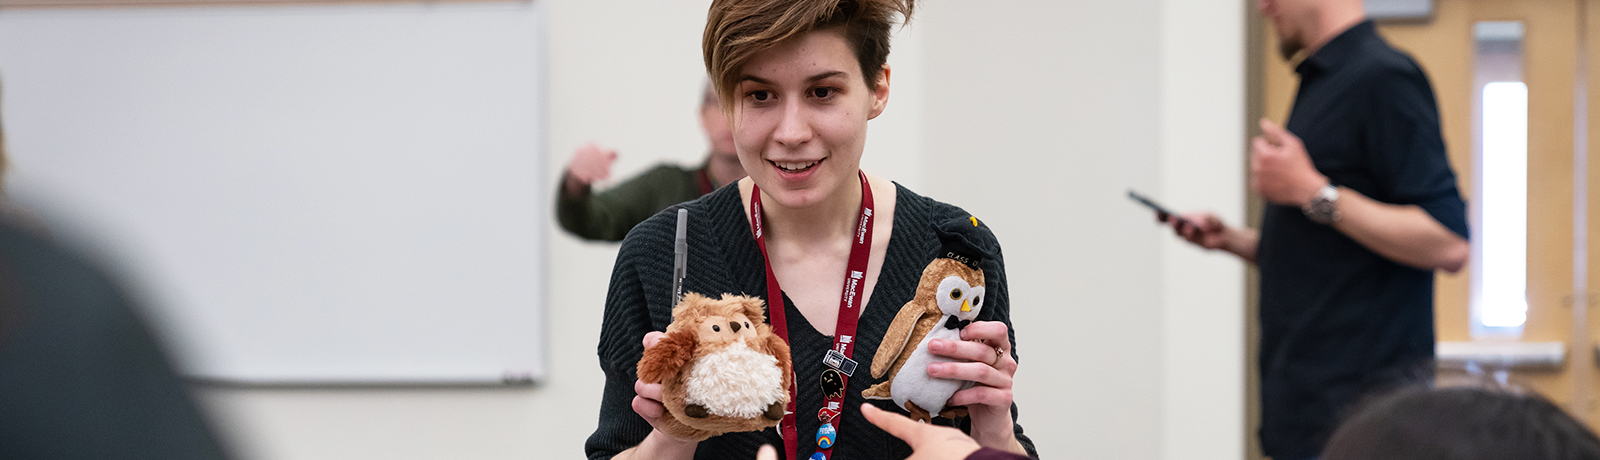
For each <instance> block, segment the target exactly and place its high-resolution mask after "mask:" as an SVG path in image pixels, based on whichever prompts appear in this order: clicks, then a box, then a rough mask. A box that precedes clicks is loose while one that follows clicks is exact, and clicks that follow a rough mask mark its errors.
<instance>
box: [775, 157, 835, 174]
mask: <svg viewBox="0 0 1600 460" xmlns="http://www.w3.org/2000/svg"><path fill="white" fill-rule="evenodd" d="M767 163H771V164H772V165H773V166H776V167H777V168H778V169H780V170H783V172H786V173H802V172H806V171H808V170H810V169H811V168H814V167H816V166H817V165H818V164H820V163H822V160H817V161H772V160H767Z"/></svg>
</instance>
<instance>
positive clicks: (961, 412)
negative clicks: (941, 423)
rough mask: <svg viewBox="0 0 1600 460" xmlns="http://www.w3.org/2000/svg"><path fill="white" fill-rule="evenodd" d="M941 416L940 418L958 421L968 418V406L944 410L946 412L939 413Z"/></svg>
mask: <svg viewBox="0 0 1600 460" xmlns="http://www.w3.org/2000/svg"><path fill="white" fill-rule="evenodd" d="M939 416H940V417H944V418H948V419H958V418H961V417H966V416H967V406H956V407H946V408H945V409H944V412H940V413H939Z"/></svg>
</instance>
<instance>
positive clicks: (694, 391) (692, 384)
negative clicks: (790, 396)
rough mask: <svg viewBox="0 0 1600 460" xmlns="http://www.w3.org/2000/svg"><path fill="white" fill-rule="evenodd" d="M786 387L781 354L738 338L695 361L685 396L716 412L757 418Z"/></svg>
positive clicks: (780, 397)
mask: <svg viewBox="0 0 1600 460" xmlns="http://www.w3.org/2000/svg"><path fill="white" fill-rule="evenodd" d="M785 390H786V389H785V388H783V370H782V369H779V368H778V358H775V357H773V356H772V355H768V354H763V353H760V352H757V351H755V350H752V349H750V347H748V346H745V344H744V343H743V342H735V343H734V344H733V345H729V346H728V347H727V348H723V349H722V350H719V351H716V352H714V353H711V354H708V355H705V356H702V357H700V359H699V360H697V361H695V363H694V364H693V366H692V367H691V368H690V369H689V378H688V379H687V380H686V381H685V382H684V392H685V393H686V395H685V397H684V400H685V402H686V403H689V404H699V405H701V406H704V407H705V408H706V412H710V413H711V414H713V415H720V416H724V417H736V418H754V417H758V416H760V415H761V414H762V413H765V412H766V411H767V407H768V406H771V405H772V403H775V402H778V401H779V400H781V399H782V398H783V396H784V391H785Z"/></svg>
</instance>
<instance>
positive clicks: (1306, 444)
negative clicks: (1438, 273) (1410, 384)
mask: <svg viewBox="0 0 1600 460" xmlns="http://www.w3.org/2000/svg"><path fill="white" fill-rule="evenodd" d="M1259 6H1260V8H1261V12H1262V13H1263V14H1264V15H1265V16H1266V17H1267V18H1269V19H1271V21H1272V26H1273V29H1274V31H1275V32H1276V33H1277V36H1278V39H1279V40H1280V43H1281V45H1282V46H1281V47H1280V52H1281V54H1282V55H1283V57H1284V58H1285V59H1293V58H1294V57H1295V56H1303V59H1301V60H1300V62H1299V64H1298V65H1296V66H1295V72H1297V73H1299V74H1300V88H1299V91H1298V93H1297V94H1296V95H1295V101H1294V107H1293V110H1292V112H1291V114H1290V118H1289V121H1288V126H1287V129H1285V128H1282V127H1279V126H1278V125H1277V124H1274V123H1272V122H1271V121H1268V120H1265V119H1263V120H1262V121H1261V131H1262V134H1261V136H1259V137H1256V138H1255V139H1254V140H1253V141H1252V143H1251V152H1250V186H1251V188H1252V189H1254V190H1255V191H1256V192H1258V193H1260V194H1261V196H1262V197H1263V198H1264V199H1266V201H1267V204H1266V207H1265V210H1264V211H1263V214H1262V218H1261V222H1262V223H1261V230H1260V231H1259V232H1258V231H1256V230H1254V229H1250V228H1239V227H1231V226H1228V225H1224V224H1223V223H1222V221H1221V220H1220V219H1218V218H1217V216H1215V215H1212V214H1207V213H1192V214H1187V215H1184V216H1181V217H1182V218H1181V219H1170V217H1171V216H1158V217H1159V218H1160V219H1162V220H1164V221H1167V222H1169V223H1171V225H1172V226H1173V228H1174V229H1175V231H1176V232H1177V233H1178V234H1179V235H1181V236H1183V237H1184V238H1186V239H1188V240H1189V241H1190V242H1193V243H1194V244H1197V245H1200V246H1202V247H1205V248H1207V249H1221V250H1224V251H1227V252H1230V253H1232V254H1235V255H1237V256H1239V257H1240V258H1242V259H1244V260H1245V261H1248V262H1254V263H1255V264H1256V266H1257V267H1259V268H1260V274H1261V282H1260V289H1261V291H1260V324H1261V350H1260V356H1259V360H1260V361H1259V366H1260V375H1261V408H1262V416H1261V431H1260V437H1261V445H1262V448H1263V450H1264V451H1265V453H1266V454H1267V455H1268V456H1270V457H1272V458H1274V459H1277V460H1300V459H1305V458H1312V457H1315V456H1316V455H1317V453H1318V452H1320V451H1321V450H1322V445H1323V442H1324V441H1325V440H1326V439H1327V436H1328V434H1329V433H1330V432H1331V431H1332V430H1333V427H1334V424H1335V419H1336V414H1338V413H1340V411H1341V410H1344V409H1345V408H1346V406H1348V405H1349V404H1351V403H1352V402H1354V401H1356V400H1358V399H1359V398H1360V397H1361V396H1362V395H1364V394H1367V393H1369V392H1372V391H1379V390H1382V389H1385V388H1387V387H1391V386H1393V385H1395V384H1397V382H1405V381H1407V380H1411V379H1416V378H1424V379H1426V378H1428V377H1429V376H1431V375H1432V367H1433V356H1434V349H1433V348H1434V331H1433V278H1434V271H1435V270H1444V271H1447V272H1455V271H1457V270H1460V269H1461V267H1462V266H1463V265H1465V264H1466V263H1467V259H1468V257H1469V254H1470V251H1471V248H1470V246H1469V245H1468V243H1467V221H1466V203H1465V202H1464V201H1462V199H1461V195H1460V193H1459V192H1458V191H1457V189H1456V177H1455V173H1454V172H1452V171H1451V169H1450V165H1449V162H1448V161H1447V158H1446V152H1445V146H1444V140H1443V138H1442V137H1441V135H1440V131H1439V112H1438V106H1437V104H1436V103H1435V101H1434V96H1433V89H1432V87H1431V86H1430V85H1429V83H1428V79H1427V76H1426V75H1424V74H1423V73H1422V69H1421V68H1419V67H1418V66H1417V64H1416V62H1414V61H1413V60H1412V59H1411V58H1410V57H1409V56H1406V55H1405V54H1403V53H1401V52H1399V51H1397V50H1395V49H1394V48H1393V47H1390V46H1389V44H1388V43H1386V42H1385V41H1384V40H1383V39H1382V38H1380V37H1379V36H1378V34H1377V30H1376V29H1375V28H1374V26H1373V24H1372V22H1371V21H1368V20H1366V18H1365V16H1364V14H1365V13H1364V11H1363V5H1362V2H1361V0H1262V1H1261V2H1260V5H1259Z"/></svg>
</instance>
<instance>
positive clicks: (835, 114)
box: [585, 0, 1034, 460]
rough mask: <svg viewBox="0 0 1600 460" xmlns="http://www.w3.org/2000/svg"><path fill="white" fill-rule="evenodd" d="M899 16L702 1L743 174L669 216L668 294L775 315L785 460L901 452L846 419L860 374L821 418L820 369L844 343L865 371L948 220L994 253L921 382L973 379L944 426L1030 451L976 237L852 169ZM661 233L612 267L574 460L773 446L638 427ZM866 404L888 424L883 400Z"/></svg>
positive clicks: (828, 1) (1005, 329)
mask: <svg viewBox="0 0 1600 460" xmlns="http://www.w3.org/2000/svg"><path fill="white" fill-rule="evenodd" d="M912 9H913V6H912V1H911V0H854V1H852V0H716V1H714V2H713V3H712V5H711V12H710V15H709V17H708V19H707V23H706V32H705V35H704V42H703V47H704V54H705V60H706V68H707V70H708V71H709V73H710V74H711V76H712V82H713V84H714V85H715V86H716V89H717V93H718V94H719V95H720V96H721V97H722V100H723V101H725V103H726V105H725V107H724V109H723V110H724V111H725V112H726V114H727V116H728V117H729V120H730V121H731V122H732V127H733V138H734V142H735V146H736V149H737V151H738V155H739V161H740V163H741V164H743V165H744V168H745V171H746V172H747V173H749V177H747V178H745V179H742V180H740V181H739V182H738V186H737V187H725V188H723V189H720V190H718V191H716V192H713V193H712V194H710V195H707V196H705V197H702V198H700V199H697V200H695V201H691V202H688V203H685V204H683V207H684V208H685V209H687V210H688V213H689V227H688V246H689V250H688V254H689V265H688V273H689V276H688V278H687V279H685V280H684V282H683V290H684V291H686V292H699V293H710V294H711V295H717V294H720V293H728V292H731V293H745V294H749V295H757V296H759V297H762V298H764V299H765V300H766V302H767V305H768V312H769V313H768V317H769V318H773V317H775V316H779V315H780V314H781V315H782V317H783V318H784V319H783V320H779V319H770V320H771V321H772V322H773V323H774V325H775V326H777V325H783V327H786V328H787V330H788V333H787V337H786V340H787V341H788V342H789V346H790V348H791V356H792V358H793V363H794V375H795V378H796V381H795V385H794V390H795V391H796V393H795V394H794V400H795V406H796V409H795V411H794V413H793V414H792V415H790V416H789V417H787V418H786V420H785V422H784V425H787V426H792V427H794V432H793V433H794V434H792V435H790V436H789V437H788V438H787V439H788V440H789V441H790V442H791V443H793V447H792V449H793V451H789V450H790V449H791V447H789V446H786V447H784V450H785V451H786V452H784V455H785V457H787V458H789V459H809V458H819V457H815V455H819V454H820V455H822V456H824V457H826V458H828V459H831V460H851V459H884V458H890V459H899V458H905V457H908V456H910V455H911V450H910V448H909V447H908V446H906V444H905V443H903V442H901V441H899V440H898V439H895V438H894V437H893V436H891V435H889V434H888V433H885V432H884V431H883V430H881V429H878V428H877V427H875V426H873V425H872V424H870V423H868V422H867V421H866V419H865V418H864V416H863V414H862V411H861V410H860V409H859V408H860V407H861V405H862V403H863V402H866V401H864V400H863V398H862V397H861V393H862V391H863V390H865V389H867V387H869V386H870V385H872V384H874V383H877V382H875V380H876V379H873V378H872V377H871V375H870V373H869V372H863V371H860V370H857V371H856V372H855V373H854V375H853V378H849V379H848V380H846V383H845V386H844V387H843V388H844V390H843V391H842V392H840V394H842V397H843V401H842V403H841V404H840V405H839V406H838V407H839V408H840V409H841V410H840V412H841V413H838V414H834V413H830V412H825V411H823V410H822V409H823V408H824V407H825V402H824V398H823V395H822V393H823V391H822V390H821V384H820V382H819V380H820V379H821V376H822V375H823V374H824V373H825V372H827V371H829V370H832V369H829V368H828V367H827V366H825V365H824V363H823V356H824V354H825V353H826V352H827V351H829V350H830V349H834V348H835V346H842V345H849V346H845V347H843V348H844V349H845V350H846V351H848V352H850V353H851V354H852V357H851V359H853V360H856V361H861V362H862V363H864V364H866V363H870V362H871V357H872V356H873V354H874V353H875V352H876V349H877V346H878V343H879V342H880V341H881V340H882V338H883V335H884V332H885V331H886V329H887V328H888V326H889V324H890V322H891V321H892V320H893V318H894V316H895V314H896V313H897V312H898V310H899V309H900V307H901V305H902V304H903V303H904V302H906V301H907V300H910V299H911V298H912V297H913V296H914V294H915V292H914V291H915V290H916V287H917V285H918V282H919V278H920V277H921V274H922V270H923V268H924V267H925V266H926V265H927V264H928V263H929V262H930V261H932V260H934V258H935V256H936V255H937V253H938V250H939V247H940V245H939V241H938V239H937V237H936V236H935V233H934V228H935V225H938V224H941V223H945V222H949V221H952V220H960V221H962V222H967V221H969V220H970V222H971V225H973V226H974V227H975V233H976V236H975V238H976V239H977V241H975V242H974V244H975V245H977V246H980V247H982V248H984V249H986V250H987V251H986V252H988V253H990V254H993V255H994V257H988V258H985V259H983V260H982V261H981V262H980V267H981V268H982V269H983V271H984V274H985V281H986V285H985V290H986V293H987V295H986V298H985V300H984V306H983V308H982V309H981V314H980V316H978V319H979V321H975V322H973V323H971V324H970V325H967V326H965V327H963V328H961V331H960V337H961V339H963V340H956V341H950V340H937V341H934V342H933V344H932V347H931V348H932V351H933V352H934V353H935V354H940V355H943V356H946V357H949V358H951V359H953V360H954V362H946V363H938V364H934V365H930V366H928V368H927V369H925V371H926V372H928V373H929V375H931V376H933V377H938V378H949V379H961V380H970V381H973V382H975V383H976V386H974V387H973V388H970V389H966V390H962V391H959V392H956V393H955V394H954V395H953V396H952V397H951V398H950V400H949V404H950V405H952V406H965V407H966V409H967V411H968V414H969V415H968V416H967V417H963V418H961V419H960V420H957V421H956V422H955V424H957V425H958V426H961V427H962V428H963V430H965V431H966V432H967V433H969V434H970V435H971V437H972V438H973V439H974V440H976V441H977V443H978V444H980V445H982V446H985V447H990V448H993V449H999V450H1004V451H1009V452H1014V453H1019V454H1028V455H1033V454H1034V449H1033V443H1032V441H1030V440H1029V439H1028V438H1027V437H1026V436H1023V435H1022V429H1021V428H1020V427H1019V426H1018V425H1017V424H1016V422H1015V416H1016V411H1015V405H1014V404H1013V403H1012V376H1013V375H1014V374H1015V372H1016V370H1017V361H1016V356H1015V354H1014V353H1013V344H1014V343H1015V342H1014V341H1013V340H1012V333H1013V331H1012V329H1011V325H1010V301H1009V298H1008V293H1007V290H1006V275H1005V265H1004V263H1003V260H1002V259H1001V257H1000V254H1001V252H1000V245H999V243H998V242H997V241H996V240H995V239H994V235H993V233H991V232H990V231H989V229H988V228H987V227H982V226H980V225H979V222H980V221H978V220H976V219H972V217H971V216H970V215H969V214H967V213H966V212H965V211H962V210H961V209H960V208H957V207H955V206H951V205H949V204H945V203H940V202H938V201H934V200H932V199H929V198H926V197H923V196H920V195H917V194H915V193H912V192H911V191H910V190H907V189H905V188H904V187H900V186H898V185H896V184H894V183H893V182H890V181H889V180H888V179H885V178H882V177H878V176H876V175H872V174H867V173H865V172H863V171H861V169H860V160H861V156H862V155H863V153H864V152H863V150H864V148H865V144H866V135H867V122H868V120H871V119H873V118H875V117H877V116H878V114H880V113H882V111H883V110H884V107H885V106H886V105H887V104H888V101H889V82H890V69H889V66H887V65H886V64H885V62H886V61H887V58H888V53H889V33H890V31H891V28H892V27H893V25H894V24H893V23H894V20H895V16H896V15H899V16H901V17H905V18H909V17H910V15H911V11H912ZM755 209H759V212H754V211H753V210H755ZM868 210H870V212H868ZM867 216H870V217H871V218H870V219H867V218H866V217H867ZM755 228H759V229H760V231H759V233H758V232H756V231H754V230H753V229H755ZM674 230H675V219H674V216H672V215H669V213H662V214H658V215H656V216H655V217H652V218H650V219H649V220H646V221H645V222H643V223H641V224H639V226H638V227H636V228H635V229H634V230H633V232H631V233H630V234H629V235H628V238H627V239H626V240H624V241H623V243H622V249H621V251H620V252H619V254H618V255H617V263H616V268H615V269H614V270H613V272H612V279H611V287H610V293H609V295H608V297H607V299H606V312H605V319H604V323H603V325H602V328H601V336H600V344H599V355H600V365H601V369H602V370H603V371H604V372H605V375H606V386H605V390H604V398H603V400H602V401H601V408H600V420H599V427H598V428H597V429H596V430H595V432H594V434H593V435H591V436H590V437H589V440H588V442H587V443H586V445H585V449H586V451H587V453H588V456H589V458H591V459H606V458H637V459H668V460H672V459H687V458H718V459H723V458H753V457H754V456H755V455H756V450H757V448H759V447H760V446H761V445H763V444H772V445H775V446H782V445H785V439H783V438H780V437H779V434H778V431H777V430H772V429H769V430H766V431H763V432H751V433H730V434H726V435H723V436H718V437H713V438H710V439H708V440H706V441H703V442H694V441H692V440H686V439H679V438H674V437H672V436H670V435H667V434H665V433H664V432H662V431H660V430H657V429H654V426H655V424H657V423H658V421H659V420H660V417H661V414H662V413H663V411H664V408H663V406H662V405H661V403H660V401H659V398H660V394H661V387H660V385H647V384H643V383H640V382H638V381H637V380H636V379H635V366H636V365H637V363H638V361H639V358H640V356H641V354H642V353H643V351H644V348H645V347H648V346H650V345H652V344H653V343H654V342H655V341H656V340H659V337H660V336H661V334H660V333H659V332H656V331H661V330H664V329H665V328H666V327H667V325H668V324H669V323H670V320H671V311H672V306H673V305H672V302H673V293H672V292H671V284H672V281H671V269H672V265H673V264H672V260H673V250H672V247H673V241H674ZM869 231H870V233H869ZM858 234H859V235H860V236H859V237H858ZM891 236H892V238H891ZM758 238H759V239H758ZM852 254H855V255H856V256H857V257H852ZM860 256H865V257H860ZM852 259H856V260H860V261H861V262H858V263H852ZM769 267H770V269H769ZM846 270H850V271H851V272H860V273H859V275H860V278H859V280H858V281H859V284H854V285H855V286H859V287H860V290H859V292H857V291H850V290H847V288H846V284H845V283H846V280H847V279H854V278H852V277H850V276H847V271H846ZM769 273H770V275H771V276H770V277H769V276H768V274H769ZM772 292H778V293H779V294H776V295H774V294H769V293H772ZM846 293H853V294H852V295H849V296H846V295H845V294H846ZM841 299H844V300H841ZM857 315H859V316H857ZM855 319H859V322H857V321H852V320H855ZM852 327H853V328H855V330H854V331H851V330H850V329H851V328H852ZM641 339H642V340H641ZM920 371H924V369H915V370H913V369H903V370H902V372H920ZM871 403H872V404H874V405H878V407H881V408H884V409H886V410H892V411H896V412H904V409H901V408H898V407H895V406H894V403H893V402H892V401H871ZM935 420H940V419H935ZM825 422H826V423H828V424H831V425H833V426H834V427H836V429H837V430H838V433H837V441H836V443H835V444H833V445H832V446H831V449H824V448H822V447H821V446H819V444H818V443H816V442H815V441H814V440H816V439H817V438H816V434H817V432H818V429H819V428H820V427H821V426H822V425H823V424H824V423H825ZM947 423H948V422H947Z"/></svg>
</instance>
